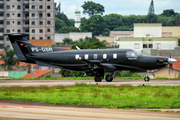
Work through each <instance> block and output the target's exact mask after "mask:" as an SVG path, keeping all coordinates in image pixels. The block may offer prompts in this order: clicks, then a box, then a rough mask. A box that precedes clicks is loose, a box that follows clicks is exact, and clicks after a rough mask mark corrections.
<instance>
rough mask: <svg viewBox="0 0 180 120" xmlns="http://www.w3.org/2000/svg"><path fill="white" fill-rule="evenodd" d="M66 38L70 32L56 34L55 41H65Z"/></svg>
mask: <svg viewBox="0 0 180 120" xmlns="http://www.w3.org/2000/svg"><path fill="white" fill-rule="evenodd" d="M64 38H69V34H68V33H65V34H55V39H54V42H55V43H63V39H64Z"/></svg>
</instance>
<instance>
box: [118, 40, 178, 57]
mask: <svg viewBox="0 0 180 120" xmlns="http://www.w3.org/2000/svg"><path fill="white" fill-rule="evenodd" d="M117 43H118V44H119V48H122V49H123V48H125V49H127V48H128V49H133V50H135V51H137V52H139V53H144V54H151V49H158V50H173V49H174V47H177V46H178V41H177V38H143V37H141V38H121V39H120V40H119V41H118V42H117Z"/></svg>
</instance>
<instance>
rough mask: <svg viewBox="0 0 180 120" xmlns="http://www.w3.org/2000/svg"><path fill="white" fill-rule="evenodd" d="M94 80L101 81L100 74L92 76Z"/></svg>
mask: <svg viewBox="0 0 180 120" xmlns="http://www.w3.org/2000/svg"><path fill="white" fill-rule="evenodd" d="M94 81H95V82H101V81H102V76H99V75H96V76H95V78H94Z"/></svg>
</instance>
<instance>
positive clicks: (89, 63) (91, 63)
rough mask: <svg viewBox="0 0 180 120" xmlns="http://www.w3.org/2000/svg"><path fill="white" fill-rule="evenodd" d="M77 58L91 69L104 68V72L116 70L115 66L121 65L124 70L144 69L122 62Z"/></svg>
mask: <svg viewBox="0 0 180 120" xmlns="http://www.w3.org/2000/svg"><path fill="white" fill-rule="evenodd" d="M79 60H80V61H81V62H83V63H85V64H87V66H88V67H89V68H90V69H91V70H94V69H96V68H99V67H100V68H104V70H105V71H106V72H112V71H116V70H117V67H121V68H122V70H123V68H125V69H126V70H127V69H128V70H137V71H145V70H144V69H142V68H138V67H135V66H129V65H123V64H111V63H102V62H101V61H100V60H85V59H82V58H79Z"/></svg>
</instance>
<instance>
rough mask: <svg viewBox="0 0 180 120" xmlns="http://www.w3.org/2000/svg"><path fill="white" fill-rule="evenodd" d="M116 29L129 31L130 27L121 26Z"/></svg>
mask: <svg viewBox="0 0 180 120" xmlns="http://www.w3.org/2000/svg"><path fill="white" fill-rule="evenodd" d="M114 31H129V27H127V26H121V27H118V28H115V29H114Z"/></svg>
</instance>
